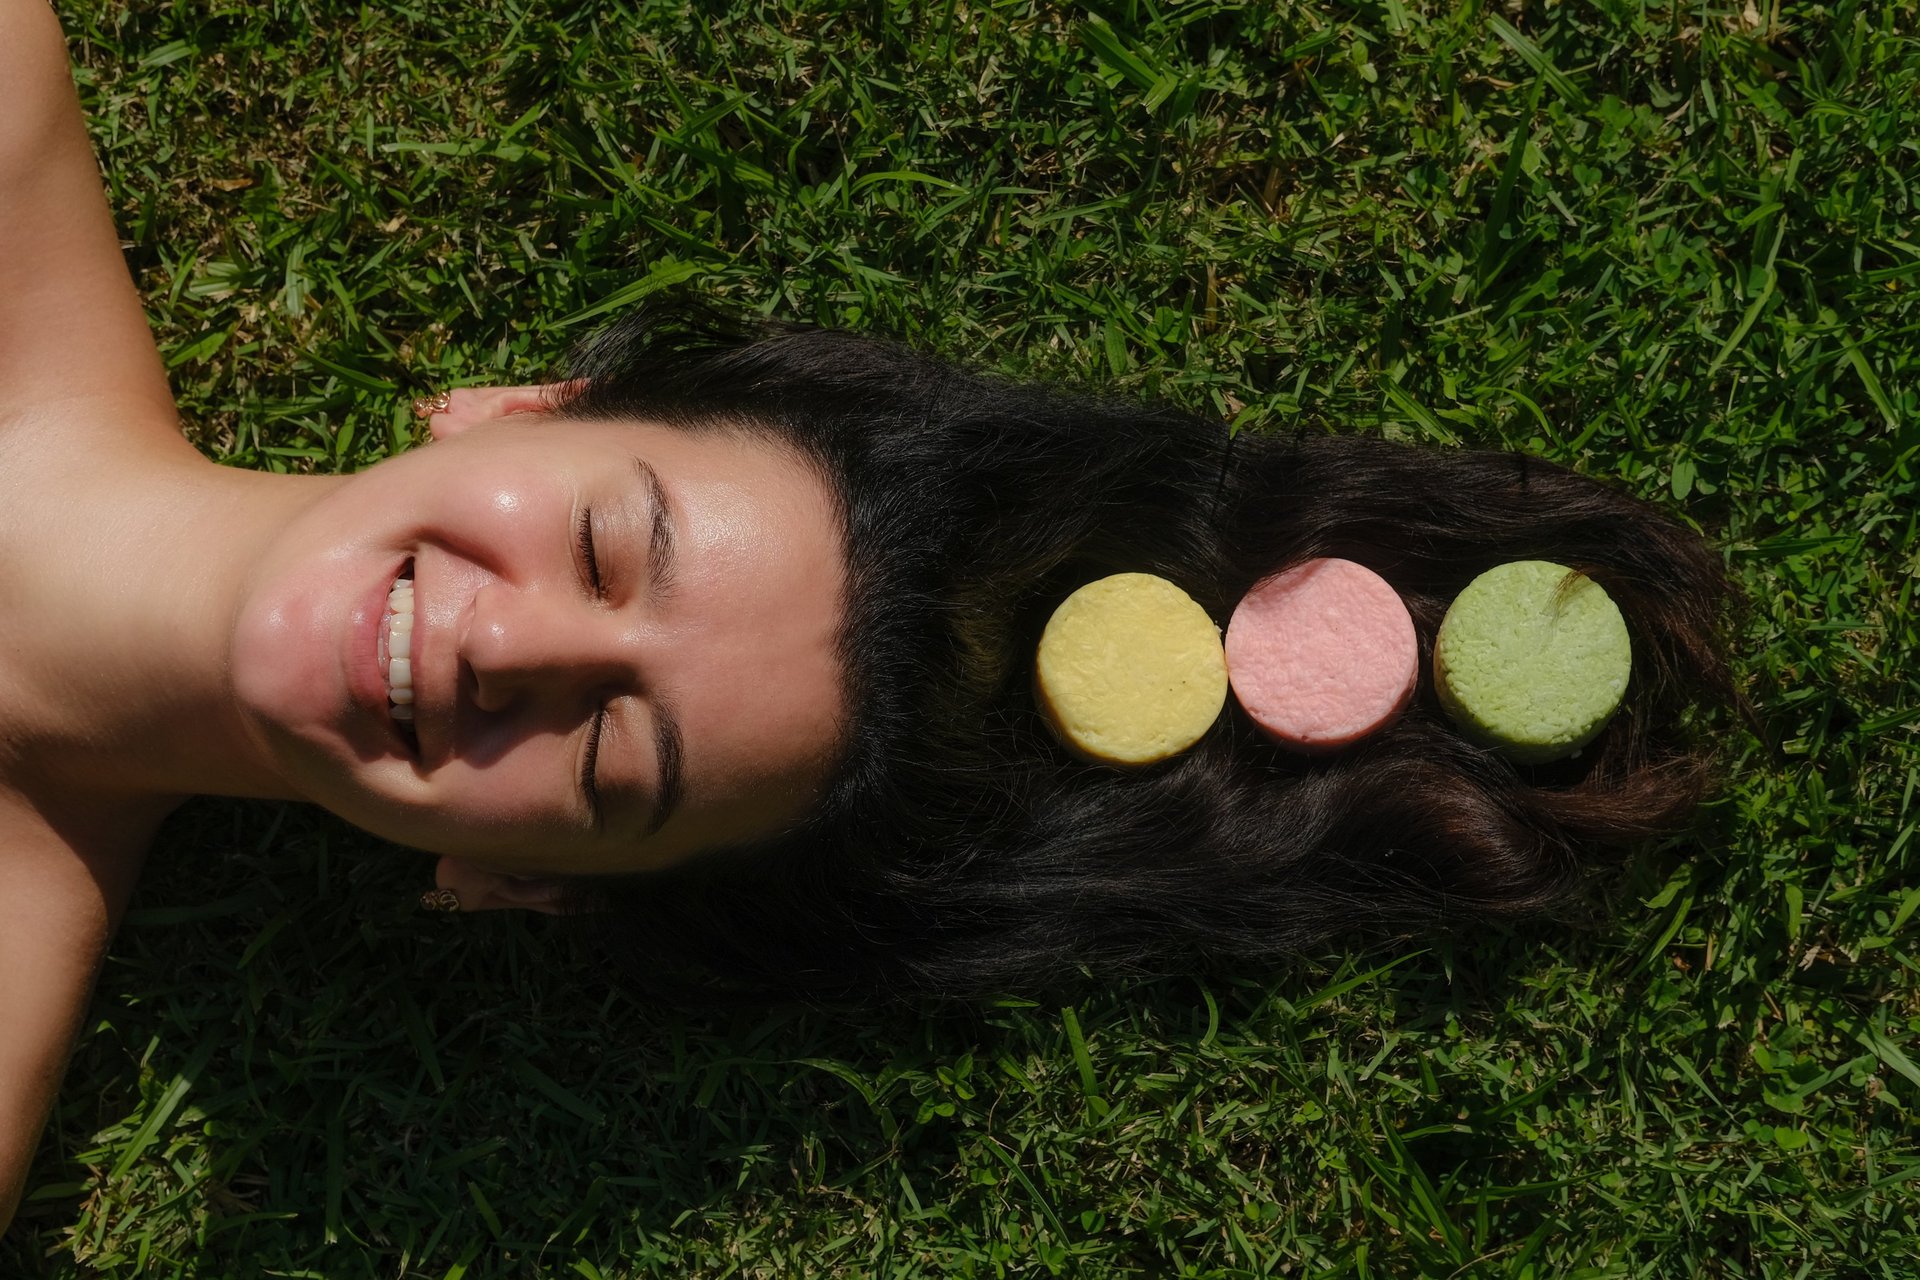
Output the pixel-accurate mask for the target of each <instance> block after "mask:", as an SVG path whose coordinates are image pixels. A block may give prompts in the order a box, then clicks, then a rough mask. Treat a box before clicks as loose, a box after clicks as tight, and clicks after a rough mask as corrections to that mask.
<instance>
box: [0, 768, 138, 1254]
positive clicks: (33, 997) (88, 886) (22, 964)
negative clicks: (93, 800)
mask: <svg viewBox="0 0 1920 1280" xmlns="http://www.w3.org/2000/svg"><path fill="white" fill-rule="evenodd" d="M4 803H5V806H6V807H5V808H4V809H0V1232H4V1231H5V1230H6V1227H7V1224H8V1223H9V1222H11V1221H12V1220H13V1214H14V1210H15V1209H17V1208H18V1207H19V1203H20V1196H21V1194H22V1192H23V1191H24V1190H25V1182H26V1176H27V1166H28V1164H29V1163H30V1162H31V1161H32V1159H33V1153H34V1148H35V1147H37V1146H38V1145H39V1142H40V1132H41V1130H42V1128H44V1127H45V1125H46V1120H47V1112H48V1111H49V1110H50V1109H51V1108H52V1106H53V1099H54V1095H55V1093H57V1092H58V1090H59V1086H60V1077H61V1075H62V1074H63V1073H64V1072H65V1070H66V1064H67V1055H68V1053H69V1052H70V1050H71V1048H72V1045H73V1041H74V1037H75V1036H77V1035H78V1034H79V1032H80V1027H81V1020H82V1019H83V1018H84V1017H85V1015H86V1009H87V1001H88V999H89V997H90V995H91V993H92V991H93V984H94V979H95V977H96V975H97V973H98V971H99V966H100V959H101V956H102V955H103V954H104V952H105V951H106V945H107V940H108V939H109V938H110V937H111V936H112V934H113V929H114V926H115V925H116V924H118V923H119V919H120V916H121V914H122V913H123V912H124V911H125V910H126V904H127V900H128V899H129V898H130V897H131V896H132V894H133V888H134V884H135V882H136V880H137V879H138V878H139V874H140V866H141V863H142V862H143V861H144V857H145V855H144V853H142V852H139V850H141V849H143V848H144V845H145V840H144V839H139V840H135V841H129V840H127V839H125V838H124V837H122V838H121V839H119V840H116V841H114V842H113V848H112V849H111V851H105V852H91V853H81V852H76V850H75V849H74V848H73V847H72V845H71V844H70V843H69V842H68V840H66V839H64V838H62V836H61V835H59V834H57V833H55V832H54V831H52V830H50V829H49V828H48V827H47V826H46V825H45V824H44V823H43V822H42V821H41V820H40V818H39V817H38V816H37V815H33V814H30V813H25V812H22V811H21V810H20V809H19V808H18V807H17V802H15V801H13V800H12V799H11V798H8V799H7V800H6V801H5V802H4Z"/></svg>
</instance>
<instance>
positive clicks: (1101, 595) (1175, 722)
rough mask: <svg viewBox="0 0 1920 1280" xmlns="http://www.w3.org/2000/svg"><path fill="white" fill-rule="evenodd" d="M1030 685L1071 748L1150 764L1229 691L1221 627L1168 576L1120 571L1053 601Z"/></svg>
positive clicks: (1097, 757)
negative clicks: (1221, 642)
mask: <svg viewBox="0 0 1920 1280" xmlns="http://www.w3.org/2000/svg"><path fill="white" fill-rule="evenodd" d="M1034 687H1035V690H1036V692H1037V693H1038V695H1039V701H1040V709H1041V710H1042V712H1044V713H1045V715H1046V717H1047V722H1048V723H1049V724H1050V725H1052V727H1053V731H1054V732H1055V733H1056V734H1057V735H1058V736H1059V738H1060V740H1061V741H1062V742H1063V743H1065V744H1066V746H1067V747H1068V749H1070V750H1071V751H1073V752H1074V753H1075V754H1077V755H1080V756H1082V757H1084V758H1085V759H1089V760H1094V761H1098V762H1100V763H1102V764H1118V765H1139V764H1152V763H1153V762H1154V761H1156V760H1164V759H1166V758H1167V757H1168V756H1172V755H1177V754H1178V753H1180V752H1182V751H1185V750H1186V749H1187V748H1188V747H1190V746H1192V745H1193V744H1194V743H1195V742H1198V741H1199V740H1200V735H1202V734H1204V733H1205V732H1206V731H1207V730H1208V729H1209V728H1210V727H1211V726H1212V725H1213V722H1214V721H1215V720H1216V719H1218V718H1219V715H1220V708H1221V707H1222V706H1224V705H1225V704H1226V700H1227V664H1226V659H1225V657H1224V656H1223V655H1222V653H1221V650H1220V630H1219V628H1218V627H1216V626H1214V625H1213V619H1211V618H1209V617H1208V616H1207V611H1206V610H1205V609H1202V608H1201V607H1200V606H1199V605H1198V604H1196V603H1194V601H1193V599H1192V597H1190V596H1188V595H1187V593H1186V592H1184V591H1182V590H1180V588H1178V587H1176V586H1174V585H1173V584H1172V583H1171V582H1168V581H1167V580H1166V579H1165V578H1156V577H1154V576H1153V575H1152V574H1148V573H1117V574H1114V575H1113V576H1112V577H1110V578H1101V579H1100V580H1099V581H1098V582H1090V583H1088V584H1087V585H1086V586H1084V587H1081V588H1080V589H1079V590H1078V591H1076V592H1074V593H1073V594H1072V595H1070V596H1068V597H1067V598H1066V599H1065V600H1064V601H1062V602H1061V604H1060V607H1059V608H1058V609H1055V610H1054V611H1053V617H1052V618H1051V619H1050V620H1049V621H1048V622H1047V629H1046V631H1045V633H1044V634H1043V635H1042V636H1041V637H1040V652H1039V655H1038V657H1037V658H1036V660H1035V662H1034Z"/></svg>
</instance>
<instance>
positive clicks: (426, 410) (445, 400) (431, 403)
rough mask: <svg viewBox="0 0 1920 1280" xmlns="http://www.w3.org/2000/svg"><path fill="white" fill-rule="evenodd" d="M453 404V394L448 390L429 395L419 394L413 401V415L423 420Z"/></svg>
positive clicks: (444, 410) (442, 411)
mask: <svg viewBox="0 0 1920 1280" xmlns="http://www.w3.org/2000/svg"><path fill="white" fill-rule="evenodd" d="M452 404H453V394H452V393H451V392H448V391H439V392H435V393H434V394H433V395H431V396H421V397H420V398H419V399H417V400H415V401H414V402H413V416H414V417H416V418H418V419H420V420H421V421H422V422H425V421H426V420H427V419H428V418H431V417H432V416H433V415H434V414H436V413H445V412H446V411H447V409H448V408H449V407H450V406H451V405H452Z"/></svg>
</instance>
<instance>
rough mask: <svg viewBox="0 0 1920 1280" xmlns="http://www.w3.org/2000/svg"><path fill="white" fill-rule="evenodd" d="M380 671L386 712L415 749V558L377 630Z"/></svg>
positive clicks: (402, 569) (395, 584) (403, 572)
mask: <svg viewBox="0 0 1920 1280" xmlns="http://www.w3.org/2000/svg"><path fill="white" fill-rule="evenodd" d="M376 634H377V635H378V637H379V639H378V641H377V645H378V653H377V657H378V659H379V663H380V673H381V675H382V677H383V678H384V679H385V680H386V684H387V714H388V715H389V716H390V717H392V719H393V722H394V723H395V724H396V725H397V726H399V729H400V733H401V735H402V736H403V737H405V738H406V739H407V741H408V743H409V744H411V745H412V746H413V747H414V749H415V750H418V749H419V746H420V739H419V736H418V735H417V734H416V733H415V731H414V727H413V561H411V560H409V561H407V562H406V563H405V564H404V565H402V566H401V567H400V573H399V575H398V576H397V577H395V578H394V580H393V586H392V587H391V588H390V589H389V590H388V591H387V608H386V611H385V613H384V614H383V615H382V616H381V618H380V626H379V627H378V628H377V630H376Z"/></svg>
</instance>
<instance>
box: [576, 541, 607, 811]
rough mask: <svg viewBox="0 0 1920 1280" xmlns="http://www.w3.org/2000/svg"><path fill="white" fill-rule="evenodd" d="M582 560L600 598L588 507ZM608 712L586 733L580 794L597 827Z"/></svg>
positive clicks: (602, 712)
mask: <svg viewBox="0 0 1920 1280" xmlns="http://www.w3.org/2000/svg"><path fill="white" fill-rule="evenodd" d="M579 542H580V557H581V559H582V560H583V561H584V562H585V564H586V567H587V580H588V582H589V583H591V584H592V586H593V591H594V594H595V595H598V594H600V558H599V557H598V556H596V555H595V554H594V553H593V508H592V507H588V508H587V509H586V510H584V511H582V512H581V513H580V533H579ZM606 723H607V709H606V707H604V706H602V707H601V708H600V709H599V710H598V711H596V712H594V715H593V723H592V725H590V726H589V727H588V729H587V752H586V756H585V758H583V759H582V760H581V762H580V790H581V792H582V793H583V794H585V796H586V797H587V809H588V811H589V812H590V813H592V814H593V820H594V823H595V824H596V825H597V824H598V823H599V821H600V789H599V787H598V786H597V785H595V782H594V776H593V775H594V765H595V764H596V763H597V762H598V761H599V758H600V733H601V730H603V729H604V728H605V727H606Z"/></svg>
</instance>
